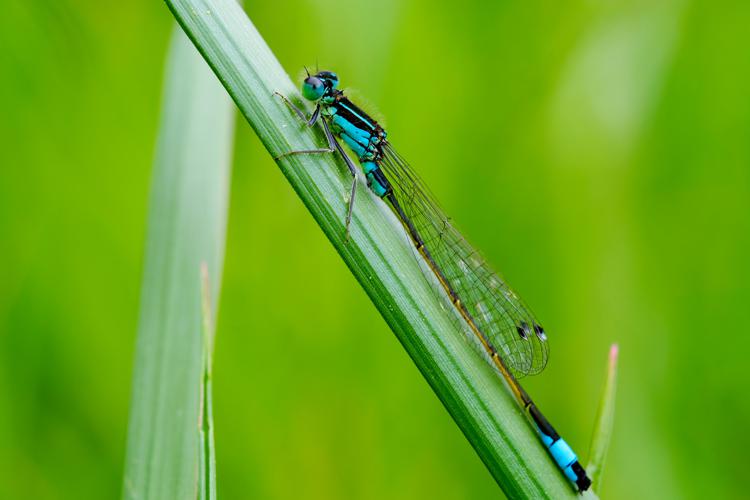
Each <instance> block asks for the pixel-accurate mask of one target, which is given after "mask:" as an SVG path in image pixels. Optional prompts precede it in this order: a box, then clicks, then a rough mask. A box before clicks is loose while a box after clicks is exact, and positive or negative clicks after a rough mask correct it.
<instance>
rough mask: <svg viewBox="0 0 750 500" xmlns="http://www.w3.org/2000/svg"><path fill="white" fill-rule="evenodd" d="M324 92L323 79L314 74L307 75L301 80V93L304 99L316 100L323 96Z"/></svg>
mask: <svg viewBox="0 0 750 500" xmlns="http://www.w3.org/2000/svg"><path fill="white" fill-rule="evenodd" d="M323 92H325V85H323V81H322V80H321V79H320V78H318V77H316V76H308V77H307V78H305V81H304V82H302V95H303V96H304V97H305V99H307V100H310V101H317V100H318V99H320V98H321V97H322V96H323Z"/></svg>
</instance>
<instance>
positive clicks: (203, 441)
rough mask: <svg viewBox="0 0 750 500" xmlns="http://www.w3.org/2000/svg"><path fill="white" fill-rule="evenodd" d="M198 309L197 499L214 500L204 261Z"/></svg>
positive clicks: (210, 318)
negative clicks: (200, 324)
mask: <svg viewBox="0 0 750 500" xmlns="http://www.w3.org/2000/svg"><path fill="white" fill-rule="evenodd" d="M201 309H202V311H203V329H202V334H203V335H202V337H203V351H202V354H203V355H202V360H203V366H202V369H201V384H200V395H201V396H200V397H201V404H200V424H199V425H198V428H199V432H200V439H199V453H198V455H199V457H200V458H199V459H200V471H199V485H198V491H199V499H200V500H216V445H215V442H214V415H213V386H212V383H211V373H212V369H213V356H214V334H215V331H214V325H215V320H214V315H213V312H212V309H211V282H210V280H209V277H208V264H206V263H205V262H203V263H202V264H201Z"/></svg>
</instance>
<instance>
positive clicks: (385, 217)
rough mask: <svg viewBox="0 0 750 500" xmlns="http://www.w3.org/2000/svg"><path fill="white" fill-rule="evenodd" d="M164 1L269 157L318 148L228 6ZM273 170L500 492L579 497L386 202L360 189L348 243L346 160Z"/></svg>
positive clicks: (281, 77)
mask: <svg viewBox="0 0 750 500" xmlns="http://www.w3.org/2000/svg"><path fill="white" fill-rule="evenodd" d="M167 4H168V5H169V7H170V9H171V10H172V12H173V13H174V15H175V17H176V18H177V20H178V21H179V22H180V24H181V25H182V27H183V28H184V29H185V31H186V33H187V34H188V36H190V38H191V39H192V40H193V42H194V43H195V45H196V46H197V47H198V49H199V50H200V51H201V53H202V54H203V56H204V57H205V59H206V60H207V62H208V63H209V64H210V65H211V67H212V68H213V69H214V71H215V72H216V74H217V76H218V77H219V79H220V80H221V81H222V83H223V84H224V86H225V87H226V89H227V91H228V92H229V94H230V95H231V96H232V98H233V99H234V101H235V103H236V104H237V106H238V107H239V109H240V110H241V112H242V113H243V115H244V116H245V118H246V119H247V121H248V122H249V123H250V125H251V126H252V127H253V128H254V130H255V131H256V133H257V134H258V136H259V137H260V139H261V141H262V142H263V144H264V145H265V147H266V148H267V149H268V151H269V152H270V153H271V155H272V156H274V157H276V156H278V155H279V154H281V153H285V152H288V151H292V150H300V149H310V148H315V147H320V146H321V145H323V144H324V139H323V137H322V134H321V133H320V131H319V130H317V129H315V130H311V129H308V128H306V127H304V126H302V125H301V124H300V122H299V120H298V119H297V118H296V117H295V116H293V115H292V114H291V113H290V111H289V109H288V108H287V107H286V106H285V105H284V104H283V103H282V102H281V101H280V100H279V99H278V98H276V97H273V95H272V93H273V92H274V91H278V92H281V93H282V94H285V95H287V96H289V97H290V98H292V99H293V100H295V101H297V102H299V94H298V92H297V90H296V86H295V85H294V84H293V83H292V82H291V81H290V80H289V77H288V76H287V74H286V72H285V71H284V70H283V69H282V68H281V66H280V64H279V63H278V61H277V60H276V58H275V57H274V55H273V53H272V52H271V51H270V49H269V48H268V46H267V45H266V44H265V42H264V41H263V39H262V37H261V36H260V35H259V33H258V32H257V30H256V29H255V27H254V26H253V25H252V23H251V22H250V20H249V19H248V17H247V16H246V15H245V13H244V12H243V11H242V9H241V8H240V6H239V5H238V4H237V3H236V2H235V1H234V0H167ZM279 22H283V20H281V19H279ZM300 43H303V42H302V41H301V42H300ZM278 164H279V167H280V168H281V170H282V172H283V173H284V175H285V176H286V177H287V179H288V180H289V182H290V183H291V185H292V187H293V188H294V189H295V191H296V192H297V194H298V195H299V196H300V198H301V199H302V201H303V202H304V204H305V205H306V206H307V208H308V209H309V211H310V213H311V214H312V216H313V217H314V218H315V220H316V221H317V223H318V224H319V225H320V227H321V229H322V230H323V231H324V233H325V234H326V236H327V237H328V238H329V240H330V241H331V242H332V243H333V245H334V247H335V248H336V250H337V251H338V252H339V254H340V255H341V257H342V259H343V260H344V262H345V263H346V265H347V266H349V268H350V269H351V271H352V273H353V274H354V276H355V277H356V278H357V280H358V281H359V283H360V284H361V285H362V287H363V288H364V290H365V291H366V292H367V294H368V295H369V297H370V299H371V300H372V302H373V303H374V304H375V306H376V307H377V308H378V310H379V311H380V313H381V314H382V315H383V317H384V318H385V320H386V321H387V322H388V324H389V325H390V327H391V329H392V330H393V331H394V332H395V334H396V336H397V337H398V339H399V340H400V342H401V343H402V344H403V346H404V348H405V349H406V351H407V352H408V353H409V355H410V356H411V358H412V359H413V360H414V363H415V364H416V365H417V367H418V368H419V370H420V371H421V372H422V374H423V375H424V377H425V379H426V380H427V382H428V383H429V384H430V386H431V387H432V388H433V390H434V391H435V393H436V394H437V396H438V397H439V398H440V400H441V401H442V402H443V404H444V405H445V407H446V409H447V410H448V411H449V412H450V414H451V415H452V417H453V418H454V420H455V421H456V423H457V424H458V426H459V427H460V428H461V430H462V431H463V432H464V434H465V435H466V437H467V439H468V440H469V442H470V443H471V444H472V446H473V447H474V448H475V449H476V451H477V453H478V454H479V456H480V457H481V459H482V460H483V461H484V463H485V465H486V466H487V468H488V469H489V471H490V473H491V474H492V475H493V477H494V478H495V479H496V481H497V482H498V484H499V485H500V486H501V487H502V489H503V491H504V492H505V493H506V495H508V496H509V497H512V498H524V497H525V498H575V497H577V495H576V494H575V492H574V490H573V488H572V487H571V486H570V484H568V483H567V481H566V480H565V479H564V478H563V476H562V474H561V472H560V471H558V470H557V469H556V467H555V466H554V465H553V463H552V460H551V459H550V458H549V457H548V456H547V454H546V452H545V450H544V449H543V447H542V446H541V444H540V443H539V440H538V438H537V437H536V435H535V433H534V431H533V430H532V429H531V427H530V426H529V424H528V422H527V421H526V419H525V418H524V416H523V414H522V412H521V411H520V409H519V408H518V406H517V405H516V403H515V401H514V400H513V397H512V396H511V395H510V393H509V392H508V391H507V390H506V389H505V388H504V386H503V385H502V383H501V381H500V380H499V377H498V376H497V375H496V374H495V373H494V372H493V370H492V369H491V368H490V367H489V365H488V364H487V363H486V362H484V361H483V360H482V359H481V357H480V356H479V355H478V354H477V353H476V352H475V351H474V350H473V348H472V347H471V346H470V345H469V343H468V342H467V341H466V340H465V339H464V338H463V337H462V335H461V333H460V332H458V331H457V330H456V328H455V327H454V325H453V323H452V322H451V320H450V318H449V317H448V314H447V313H446V312H445V311H444V309H443V307H442V305H441V304H440V303H439V302H438V300H437V299H436V296H435V294H434V293H433V291H432V290H431V288H430V284H429V283H428V282H427V280H426V279H425V277H424V275H423V274H422V272H421V270H420V268H419V265H418V263H417V261H416V259H415V258H414V254H413V252H412V249H411V248H410V245H409V243H408V241H407V240H406V237H405V234H404V232H403V230H402V229H401V227H400V225H399V224H398V221H397V220H396V219H395V218H394V217H393V215H392V214H391V213H390V211H389V210H388V208H387V207H386V206H385V205H384V204H383V202H382V201H381V200H379V199H377V198H376V197H374V196H373V195H371V194H370V193H369V192H368V191H367V190H366V188H365V187H364V186H362V185H361V186H360V187H361V189H360V190H359V194H358V196H357V206H356V209H355V212H354V217H353V220H352V226H351V239H350V241H349V242H348V243H346V242H345V237H344V225H343V221H344V218H345V214H346V202H347V198H348V192H349V187H350V185H351V184H350V183H351V178H350V176H349V174H348V172H347V170H346V167H345V166H344V164H343V162H342V161H341V160H340V159H338V158H337V157H335V156H333V155H316V156H311V155H306V156H302V155H295V156H289V157H285V158H284V159H283V160H281V161H279V162H278ZM587 496H593V494H591V493H587Z"/></svg>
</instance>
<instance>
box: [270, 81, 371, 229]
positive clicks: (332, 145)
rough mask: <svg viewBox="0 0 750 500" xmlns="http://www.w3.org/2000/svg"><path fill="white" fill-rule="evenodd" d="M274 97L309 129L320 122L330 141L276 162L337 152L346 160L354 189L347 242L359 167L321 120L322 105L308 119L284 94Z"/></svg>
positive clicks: (351, 196)
mask: <svg viewBox="0 0 750 500" xmlns="http://www.w3.org/2000/svg"><path fill="white" fill-rule="evenodd" d="M274 95H277V96H279V97H281V99H282V100H283V101H284V102H285V103H286V105H287V106H289V108H290V109H291V110H292V111H294V114H296V115H297V116H298V117H299V119H300V120H302V121H304V122H305V123H306V124H307V126H308V127H312V126H314V125H315V124H316V123H317V122H318V121H319V122H320V123H321V124H322V127H323V132H324V133H325V136H326V140H327V141H328V147H327V148H320V149H300V150H298V151H288V152H286V153H282V154H280V155H279V156H277V157H276V158H274V159H275V160H278V159H280V158H283V157H285V156H290V155H300V154H320V153H335V152H336V151H338V152H339V154H341V156H342V157H343V158H344V162H345V163H346V166H347V168H348V169H349V173H351V174H352V179H353V180H352V187H351V191H350V193H349V202H348V203H347V205H348V207H347V212H346V224H345V226H346V227H345V237H346V240H347V241H348V240H349V225H350V224H351V221H352V211H353V210H354V197H355V196H356V194H357V167H355V166H354V162H352V160H351V158H349V155H347V154H346V152H345V151H344V149H343V148H342V147H341V144H339V142H338V141H337V140H336V137H335V136H334V135H333V134H332V133H331V129H330V127H329V126H328V123H327V122H326V120H325V119H322V120H320V105H318V106H316V107H315V111H313V114H312V115H311V116H310V118H309V119H308V118H307V116H305V112H304V111H302V110H301V109H299V108H298V107H297V106H295V105H294V103H292V102H291V101H290V100H289V99H287V98H286V96H284V95H283V94H280V93H279V92H274Z"/></svg>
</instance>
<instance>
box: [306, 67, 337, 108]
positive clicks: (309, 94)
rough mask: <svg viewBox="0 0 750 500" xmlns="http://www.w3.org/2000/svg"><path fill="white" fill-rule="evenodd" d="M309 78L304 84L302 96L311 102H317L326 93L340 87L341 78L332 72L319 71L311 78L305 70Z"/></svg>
mask: <svg viewBox="0 0 750 500" xmlns="http://www.w3.org/2000/svg"><path fill="white" fill-rule="evenodd" d="M305 73H307V78H305V80H304V81H303V82H302V95H303V96H304V97H305V99H308V100H310V101H317V100H318V99H320V98H321V97H323V95H325V93H326V92H330V91H332V90H335V89H336V87H338V85H339V77H338V76H337V75H336V73H333V72H331V71H318V72H317V73H315V74H314V75H312V76H310V73H309V72H308V71H307V68H305Z"/></svg>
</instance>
